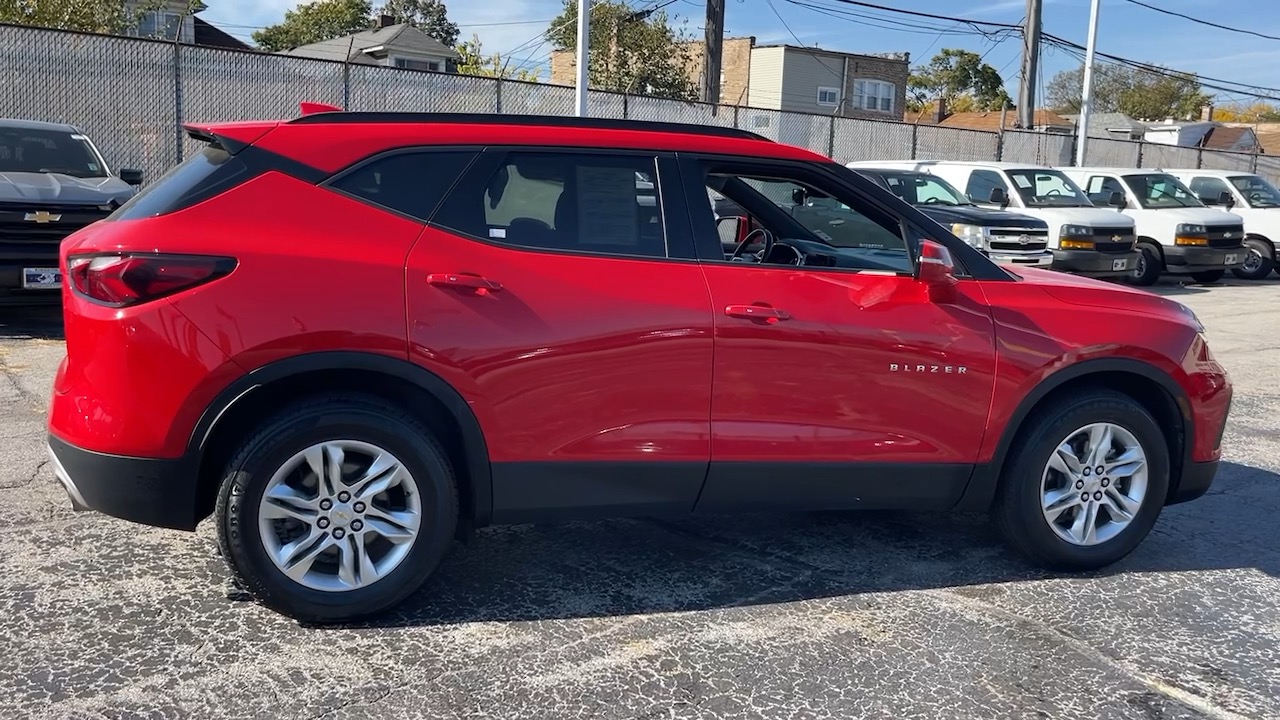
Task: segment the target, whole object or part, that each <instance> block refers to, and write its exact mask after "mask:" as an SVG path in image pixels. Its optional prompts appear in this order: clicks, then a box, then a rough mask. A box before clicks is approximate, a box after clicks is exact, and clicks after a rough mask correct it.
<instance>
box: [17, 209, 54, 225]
mask: <svg viewBox="0 0 1280 720" xmlns="http://www.w3.org/2000/svg"><path fill="white" fill-rule="evenodd" d="M22 219H23V220H26V221H27V222H33V223H40V224H41V225H44V224H46V223H55V222H58V221H59V220H61V219H62V216H61V215H58V214H57V213H51V212H49V211H47V210H37V211H36V212H29V213H27V214H26V215H25V216H23V218H22Z"/></svg>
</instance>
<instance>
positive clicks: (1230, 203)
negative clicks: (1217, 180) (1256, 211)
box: [1217, 190, 1236, 210]
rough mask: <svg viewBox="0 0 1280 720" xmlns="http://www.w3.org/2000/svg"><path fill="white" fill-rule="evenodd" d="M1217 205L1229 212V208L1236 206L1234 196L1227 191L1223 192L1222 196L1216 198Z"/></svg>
mask: <svg viewBox="0 0 1280 720" xmlns="http://www.w3.org/2000/svg"><path fill="white" fill-rule="evenodd" d="M1217 204H1219V205H1221V206H1223V207H1225V208H1226V209H1228V210H1230V209H1231V208H1233V207H1235V206H1236V196H1235V195H1232V194H1231V192H1230V191H1229V190H1223V191H1222V194H1221V195H1219V196H1218V203H1217Z"/></svg>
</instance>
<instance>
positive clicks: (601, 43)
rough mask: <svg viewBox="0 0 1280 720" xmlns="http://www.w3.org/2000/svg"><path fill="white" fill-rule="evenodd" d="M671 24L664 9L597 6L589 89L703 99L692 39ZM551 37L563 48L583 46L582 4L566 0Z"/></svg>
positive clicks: (612, 1) (612, 3)
mask: <svg viewBox="0 0 1280 720" xmlns="http://www.w3.org/2000/svg"><path fill="white" fill-rule="evenodd" d="M671 23H672V21H671V19H670V18H668V17H667V14H666V12H664V11H661V10H659V11H657V12H654V11H636V10H635V9H634V8H632V7H630V6H628V5H627V4H626V3H623V2H619V0H595V1H594V2H592V3H591V37H590V39H589V47H590V60H589V63H588V66H587V82H588V85H589V86H590V87H592V88H595V89H597V90H608V91H612V92H625V93H632V94H639V95H656V96H660V97H668V98H675V99H678V100H695V99H697V97H698V88H697V85H696V84H695V83H694V81H693V80H692V79H690V77H689V72H688V68H689V67H690V65H691V58H690V54H689V48H688V45H687V44H686V42H687V40H688V37H687V36H686V35H685V33H684V32H683V29H678V28H676V27H673V26H672V24H671ZM547 39H548V40H550V41H551V43H552V44H553V45H554V46H555V48H556V49H557V50H573V49H575V48H576V47H577V43H578V2H577V0H564V11H563V12H561V13H560V16H559V17H557V18H556V19H555V20H552V21H551V26H550V27H549V28H547Z"/></svg>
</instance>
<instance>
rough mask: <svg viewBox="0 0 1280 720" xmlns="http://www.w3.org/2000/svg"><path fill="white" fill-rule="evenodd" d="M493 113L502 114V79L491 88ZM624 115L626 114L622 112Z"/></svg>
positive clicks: (498, 79) (496, 81)
mask: <svg viewBox="0 0 1280 720" xmlns="http://www.w3.org/2000/svg"><path fill="white" fill-rule="evenodd" d="M493 111H494V112H495V113H497V114H499V115H501V114H502V78H496V79H495V80H494V86H493ZM623 115H624V116H625V115H626V112H623Z"/></svg>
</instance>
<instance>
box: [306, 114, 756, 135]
mask: <svg viewBox="0 0 1280 720" xmlns="http://www.w3.org/2000/svg"><path fill="white" fill-rule="evenodd" d="M330 123H335V124H336V123H440V124H462V123H472V124H477V125H522V126H540V127H566V128H583V129H599V130H633V131H640V132H665V133H682V134H690V135H707V136H713V137H726V138H739V139H744V140H766V141H768V142H773V140H770V139H769V138H767V137H765V136H763V135H759V134H757V133H753V132H751V131H749V130H739V129H737V128H730V127H720V126H717V125H695V124H692V123H670V122H649V121H648V120H615V119H612V118H591V117H586V118H583V117H574V116H564V115H497V114H494V113H417V112H346V111H344V112H318V113H314V114H305V115H302V116H301V117H298V118H295V119H293V120H290V121H289V124H290V125H323V124H330Z"/></svg>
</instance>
